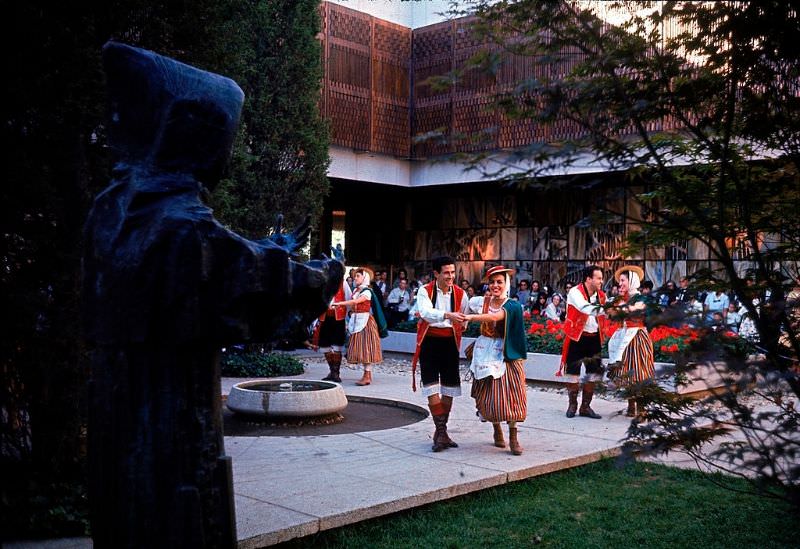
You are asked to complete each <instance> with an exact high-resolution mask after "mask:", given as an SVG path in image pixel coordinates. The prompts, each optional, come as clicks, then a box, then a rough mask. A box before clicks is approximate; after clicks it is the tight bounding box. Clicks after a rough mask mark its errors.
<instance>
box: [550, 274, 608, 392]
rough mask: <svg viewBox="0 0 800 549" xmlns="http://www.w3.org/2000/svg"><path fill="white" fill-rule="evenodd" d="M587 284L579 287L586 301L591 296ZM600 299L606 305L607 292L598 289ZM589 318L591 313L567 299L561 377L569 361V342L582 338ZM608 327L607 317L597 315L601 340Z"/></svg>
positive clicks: (558, 373) (558, 374)
mask: <svg viewBox="0 0 800 549" xmlns="http://www.w3.org/2000/svg"><path fill="white" fill-rule="evenodd" d="M585 288H586V285H585V284H581V285H580V286H578V289H579V290H580V292H581V295H583V297H584V299H586V301H589V296H588V295H587V292H586V289H585ZM597 296H598V300H599V301H600V305H604V304H605V302H606V294H605V293H604V292H603V291H602V290H597ZM588 319H589V315H588V314H586V313H584V312H583V311H580V310H578V309H577V308H575V307H573V306H572V305H571V304H570V303H569V301H567V318H566V319H564V333H565V334H566V336H567V337H565V338H564V346H563V347H562V349H561V364H560V365H559V368H558V371H557V372H556V376H558V377H560V376H562V375H563V372H564V366H566V363H567V352H568V351H569V342H570V340H572V341H578V340H579V339H580V338H581V334H582V333H583V328H584V326H586V321H587V320H588ZM605 327H606V317H604V316H599V317H597V332H598V334H599V335H600V342H601V343H602V342H603V336H604V333H603V332H604V331H605Z"/></svg>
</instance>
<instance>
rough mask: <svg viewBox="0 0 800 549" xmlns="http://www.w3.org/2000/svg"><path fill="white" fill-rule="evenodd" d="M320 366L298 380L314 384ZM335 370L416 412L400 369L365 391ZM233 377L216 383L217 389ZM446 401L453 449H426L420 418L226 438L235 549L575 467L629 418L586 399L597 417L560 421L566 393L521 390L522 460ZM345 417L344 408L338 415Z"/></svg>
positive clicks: (460, 403) (468, 403)
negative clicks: (393, 424)
mask: <svg viewBox="0 0 800 549" xmlns="http://www.w3.org/2000/svg"><path fill="white" fill-rule="evenodd" d="M326 373H327V367H326V366H324V365H323V364H319V363H316V364H314V363H312V364H310V365H309V366H308V367H307V368H306V373H305V374H303V375H302V376H299V377H304V378H310V379H320V378H321V377H323V376H324V375H325V374H326ZM359 377H360V374H359V372H358V371H356V370H351V369H347V368H343V372H342V380H343V383H342V385H343V387H344V389H345V392H346V393H347V395H348V396H354V397H363V398H364V399H366V400H370V399H376V400H378V401H396V402H398V403H400V405H408V406H419V407H422V408H425V399H424V398H423V397H422V395H421V393H420V392H416V393H414V392H412V391H411V377H410V373H408V372H395V373H385V372H384V373H380V372H379V373H376V375H375V381H374V383H373V384H372V385H370V386H367V387H359V386H357V385H355V381H356V380H357V379H358V378H359ZM238 381H241V380H235V379H223V393H227V391H228V390H229V389H230V387H231V385H232V384H233V383H235V382H238ZM463 388H464V390H465V392H466V393H467V395H465V396H462V397H460V398H457V399H455V405H454V407H453V410H452V412H451V416H450V424H449V429H448V430H449V432H450V435H451V437H452V438H453V439H454V440H456V441H457V442H458V443H459V448H454V449H449V450H446V451H444V452H439V453H433V452H431V442H432V441H431V438H432V433H433V423H432V421H431V419H430V418H429V417H428V418H426V419H424V420H422V421H420V422H417V423H414V424H411V425H406V426H404V427H399V428H392V429H386V430H372V431H365V432H360V433H351V434H339V435H317V436H301V437H281V436H263V437H225V445H226V446H225V448H226V452H227V453H228V454H229V455H230V456H232V458H233V476H234V479H233V480H234V492H235V497H236V519H237V530H238V537H239V546H240V547H247V548H249V547H264V546H268V545H273V544H276V543H280V542H283V541H287V540H289V539H292V538H296V537H300V536H307V535H310V534H314V533H316V532H319V531H321V530H327V529H330V528H336V527H339V526H343V525H346V524H352V523H355V522H358V521H362V520H366V519H369V518H373V517H377V516H381V515H385V514H388V513H393V512H396V511H400V510H403V509H409V508H412V507H417V506H420V505H425V504H428V503H431V502H435V501H440V500H445V499H448V498H452V497H455V496H459V495H462V494H466V493H469V492H473V491H475V490H481V489H484V488H489V487H492V486H497V485H500V484H504V483H506V482H513V481H516V480H521V479H525V478H529V477H533V476H537V475H542V474H546V473H550V472H553V471H558V470H561V469H566V468H569V467H575V466H578V465H583V464H585V463H589V462H592V461H596V460H599V459H601V458H603V457H607V456H613V455H616V454H617V453H618V452H619V447H620V440H621V439H622V438H623V436H624V434H625V432H626V430H627V428H628V425H629V419H628V418H626V417H624V416H622V415H620V412H621V411H622V410H623V408H624V404H623V403H621V402H617V401H609V400H604V399H602V398H597V397H596V398H595V401H594V402H593V403H592V407H593V408H594V409H595V410H596V411H597V412H599V413H600V414H602V415H603V419H600V420H592V419H588V418H579V417H575V418H574V419H567V418H566V417H565V416H564V409H565V406H566V397H565V395H564V394H563V393H561V392H558V391H554V390H549V391H548V390H539V389H535V388H528V420H527V421H526V422H525V423H523V424H520V442H521V443H522V445H523V446H524V447H525V453H524V454H523V455H522V456H512V455H511V454H510V453H509V451H508V449H500V448H496V447H494V446H493V445H492V429H491V425H490V424H488V423H481V422H480V420H478V418H477V417H476V416H475V408H474V404H473V400H472V399H471V398H470V397H469V396H468V391H469V384H468V383H465V384H464V385H463ZM344 413H345V414H346V413H347V410H345V412H344Z"/></svg>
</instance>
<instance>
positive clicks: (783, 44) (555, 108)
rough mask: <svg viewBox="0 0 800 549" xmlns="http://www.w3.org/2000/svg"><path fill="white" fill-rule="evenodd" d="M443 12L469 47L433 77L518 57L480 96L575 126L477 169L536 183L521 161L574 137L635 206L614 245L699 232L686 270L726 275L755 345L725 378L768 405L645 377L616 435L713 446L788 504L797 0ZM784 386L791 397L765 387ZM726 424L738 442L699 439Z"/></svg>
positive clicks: (512, 5)
mask: <svg viewBox="0 0 800 549" xmlns="http://www.w3.org/2000/svg"><path fill="white" fill-rule="evenodd" d="M592 6H594V7H596V8H599V9H601V10H603V9H610V10H612V11H613V10H616V13H618V14H621V15H622V17H621V18H619V19H618V20H619V21H620V22H619V23H618V24H611V23H610V22H608V21H606V20H604V19H602V18H601V17H599V16H598V13H597V12H595V11H592V10H591V9H589V8H590V7H592ZM455 14H456V15H465V14H474V15H475V24H474V26H473V31H474V32H476V33H477V34H478V36H479V37H480V38H481V39H482V40H483V41H484V43H485V44H486V47H485V48H484V50H483V51H482V52H481V53H480V54H478V55H476V56H475V57H474V58H473V59H472V61H471V62H470V63H468V64H467V65H465V66H464V67H461V68H459V70H458V71H457V73H460V74H455V75H452V74H451V75H447V76H446V77H444V78H441V79H440V83H445V82H447V81H451V82H452V81H455V80H457V77H458V76H461V75H464V74H467V73H469V72H470V71H475V70H485V71H490V72H492V73H493V74H494V75H495V76H498V75H502V74H508V73H509V72H511V70H510V69H509V70H507V71H505V72H501V71H502V70H503V69H504V68H505V67H519V66H520V60H523V62H524V64H525V65H526V66H528V67H537V70H528V71H521V72H523V75H522V76H520V77H519V78H517V79H513V80H512V81H511V82H508V81H503V80H502V78H499V81H500V82H501V84H502V85H498V86H497V87H498V93H497V95H496V97H495V99H496V101H495V102H494V108H496V109H497V110H498V111H499V112H501V113H502V115H503V116H505V117H507V118H508V119H510V120H530V121H533V122H535V123H536V124H542V125H554V124H563V123H567V124H569V125H571V127H573V128H578V129H579V132H577V134H579V135H580V137H576V138H575V139H571V140H565V141H562V142H554V143H534V144H532V145H530V146H528V147H525V148H523V149H520V150H518V151H514V152H513V153H511V154H509V155H507V156H506V157H505V158H504V161H505V163H504V164H503V165H502V167H501V168H500V169H494V168H492V169H493V170H494V171H492V170H491V169H490V166H497V164H496V163H495V164H489V163H486V162H485V161H486V159H487V156H488V153H482V154H479V155H473V156H471V157H470V161H471V162H472V163H473V164H474V165H477V166H482V167H483V169H484V171H485V173H486V174H487V175H489V174H490V175H493V176H495V177H500V178H502V179H504V180H506V181H511V182H515V183H517V184H519V185H542V184H550V182H551V181H552V180H546V179H541V178H538V179H537V177H538V176H541V175H543V174H546V173H548V172H549V173H552V172H550V170H552V169H553V168H563V167H565V166H566V167H568V166H570V165H571V164H573V163H575V162H576V161H578V160H580V159H581V158H585V156H586V154H587V153H591V154H592V155H593V156H595V157H596V158H597V159H598V161H599V162H601V163H602V164H603V165H605V167H606V168H607V169H608V170H609V171H619V172H621V173H623V174H624V175H625V177H627V180H628V184H629V185H630V186H631V188H633V189H637V188H638V189H639V192H635V196H634V200H635V201H637V202H638V205H639V208H633V210H634V211H641V212H647V213H646V214H643V215H634V216H633V218H632V219H631V218H630V217H629V220H630V221H632V222H633V223H634V224H636V225H637V226H638V227H639V228H638V229H637V230H635V231H633V233H632V234H629V235H628V243H629V250H631V251H633V250H638V251H641V249H642V248H643V246H662V245H669V244H671V243H673V242H675V241H676V240H679V239H696V240H698V241H700V242H702V243H703V244H705V245H706V246H707V247H708V249H709V251H710V254H711V259H712V262H711V265H714V266H715V268H712V269H709V270H708V271H706V272H701V273H697V279H698V281H699V282H700V283H702V284H705V285H707V286H708V287H712V288H713V287H722V288H724V289H726V290H727V289H732V290H733V291H734V292H735V293H736V295H737V296H739V297H740V298H741V299H742V301H743V303H744V305H745V306H746V307H747V309H748V313H749V315H750V316H751V317H752V318H753V319H755V322H756V325H757V328H758V331H759V332H760V350H761V351H762V353H763V355H762V358H761V360H759V361H753V360H750V361H748V360H745V359H744V358H742V357H739V358H737V357H735V356H727V357H726V359H727V368H726V371H725V372H724V374H725V375H726V376H730V380H731V386H730V389H732V390H733V389H736V388H743V387H748V386H750V387H752V386H755V387H756V392H757V393H759V394H761V395H762V396H763V398H766V399H767V400H769V401H771V403H772V409H771V410H770V412H768V413H758V412H757V411H755V410H754V409H753V406H752V405H751V404H750V403H749V402H748V401H747V400H746V399H744V398H742V397H741V396H740V395H739V394H737V393H735V392H733V391H731V392H725V393H724V394H723V395H721V396H719V397H716V398H712V401H709V402H703V403H700V404H697V403H693V402H691V401H686V400H683V399H678V398H671V397H674V395H668V394H665V393H663V392H658V391H649V392H648V397H649V398H651V399H654V404H653V406H651V407H650V408H649V412H648V417H647V419H648V420H650V421H649V422H646V423H641V424H634V425H633V426H632V428H631V432H630V439H631V441H633V442H635V443H636V444H637V445H638V447H639V448H642V447H644V448H653V449H656V450H665V449H668V448H671V447H674V446H676V445H680V446H683V447H684V448H686V449H687V450H688V451H690V453H693V454H694V455H696V456H698V458H709V457H716V458H724V459H727V460H729V463H731V464H733V465H735V467H732V469H735V470H737V471H739V472H741V471H744V470H748V471H749V472H750V473H751V474H752V475H754V476H755V477H756V478H757V479H758V481H759V487H760V488H763V489H766V490H767V491H768V493H770V494H772V495H775V496H776V497H785V498H787V499H790V500H791V501H793V502H794V503H795V505H800V484H798V481H799V480H800V469H798V467H797V465H796V463H797V461H798V460H797V458H798V456H800V445H799V444H798V442H800V441H798V439H797V437H796V436H795V435H794V430H795V429H796V428H797V424H798V420H800V417H799V416H798V412H797V411H796V410H795V408H794V402H796V401H797V397H799V396H800V377H798V371H797V365H798V357H800V340H798V330H797V328H798V326H797V323H796V319H797V316H793V314H795V315H796V311H797V309H796V307H797V306H798V305H800V303H797V302H791V300H790V301H787V295H788V294H789V291H790V288H791V286H792V284H793V283H794V282H793V281H792V280H791V278H794V277H788V276H787V274H791V273H793V272H794V276H797V272H796V269H797V260H798V259H800V216H798V215H797V211H798V207H799V206H800V177H799V176H798V159H800V156H799V155H798V153H800V148H799V147H798V145H799V144H800V140H799V139H798V136H800V109H799V108H798V107H800V86H799V83H800V80H799V79H798V76H800V75H799V74H798V71H799V70H800V47H798V42H797V36H800V17H798V10H797V9H796V8H795V7H793V6H792V5H791V4H789V3H785V2H777V1H774V2H758V3H750V2H672V1H665V2H614V3H603V2H595V3H592V2H565V1H557V0H520V1H515V2H512V1H501V2H488V1H479V2H475V3H473V4H472V5H471V6H470V7H469V8H468V9H467V10H466V11H456V12H455ZM513 63H516V65H513ZM539 69H541V70H539ZM543 181H546V182H547V183H543ZM560 183H562V184H563V183H564V181H561V182H560ZM567 184H568V182H567ZM595 191H596V189H593V188H589V189H588V190H587V192H595ZM609 203H610V204H613V201H610V202H609ZM598 213H599V215H597V216H595V219H594V220H593V221H594V222H604V221H609V220H614V219H617V220H618V219H620V217H622V216H623V215H628V216H630V215H631V214H630V213H627V214H626V213H624V212H622V211H616V210H615V209H614V208H613V207H611V206H609V205H608V204H606V205H603V204H602V203H600V204H598ZM733 243H739V244H740V252H739V253H744V254H745V255H744V257H743V259H745V260H747V261H748V263H747V264H748V266H749V268H748V269H747V270H746V271H741V270H739V269H737V261H736V259H738V258H735V257H734V254H733V251H732V248H733V245H732V244H733ZM742 250H743V251H742ZM739 258H741V256H740V257H739ZM752 282H754V283H752ZM766 294H768V295H769V296H770V298H769V300H768V301H765V300H764V296H765V295H766ZM757 297H760V298H761V303H760V306H757V305H756V303H754V302H753V299H754V298H757ZM793 297H794V296H793ZM795 299H796V298H795ZM793 307H794V309H793ZM793 311H794V313H793ZM706 343H709V342H706ZM715 349H717V352H719V347H715ZM732 374H735V375H732ZM786 391H788V393H789V395H790V397H791V398H783V396H782V395H784V394H785V392H786ZM720 405H722V406H720ZM723 421H724V423H720V422H723ZM714 422H716V423H714ZM709 424H711V425H718V426H720V427H719V428H705V427H707V426H708V425H709ZM732 427H735V428H737V429H738V431H739V432H740V433H742V434H743V436H744V437H745V439H746V440H747V444H745V445H742V444H738V445H728V444H723V445H722V446H721V447H719V449H718V452H717V454H716V456H711V455H710V454H709V453H708V452H706V453H704V448H705V446H704V445H705V444H706V443H707V442H708V441H709V440H710V439H711V438H713V437H714V436H717V435H720V434H722V433H725V432H727V431H728V430H729V429H730V428H732ZM776 487H777V489H776Z"/></svg>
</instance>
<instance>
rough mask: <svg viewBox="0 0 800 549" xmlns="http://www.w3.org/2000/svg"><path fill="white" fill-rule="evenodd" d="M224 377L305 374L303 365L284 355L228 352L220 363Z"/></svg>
mask: <svg viewBox="0 0 800 549" xmlns="http://www.w3.org/2000/svg"><path fill="white" fill-rule="evenodd" d="M220 366H221V369H222V376H223V377H282V376H296V375H298V374H302V373H303V363H302V362H300V361H299V360H297V359H296V358H295V357H293V356H292V355H287V354H284V353H260V352H245V351H237V350H235V349H234V350H230V349H229V350H227V351H225V352H223V353H222V359H221V361H220Z"/></svg>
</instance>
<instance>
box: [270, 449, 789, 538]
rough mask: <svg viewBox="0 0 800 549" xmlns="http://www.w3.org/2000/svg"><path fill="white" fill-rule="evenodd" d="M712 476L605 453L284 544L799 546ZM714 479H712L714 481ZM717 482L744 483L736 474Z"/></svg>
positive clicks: (758, 501) (753, 503)
mask: <svg viewBox="0 0 800 549" xmlns="http://www.w3.org/2000/svg"><path fill="white" fill-rule="evenodd" d="M713 480H715V479H714V475H706V474H703V473H700V472H697V471H688V470H682V469H676V468H671V467H666V466H662V465H654V464H649V463H631V464H628V465H626V466H624V467H618V466H617V465H616V464H615V462H614V461H613V460H604V461H601V462H598V463H594V464H591V465H587V466H584V467H580V468H576V469H571V470H567V471H562V472H558V473H553V474H551V475H546V476H542V477H536V478H532V479H528V480H525V481H521V482H515V483H511V484H507V485H503V486H500V487H497V488H493V489H489V490H484V491H481V492H477V493H474V494H469V495H466V496H463V497H459V498H456V499H453V500H449V501H445V502H440V503H435V504H431V505H428V506H426V507H422V508H417V509H414V510H409V511H405V512H402V513H396V514H394V515H391V516H387V517H382V518H379V519H373V520H370V521H366V522H363V523H359V524H355V525H352V526H346V527H343V528H338V529H336V530H329V531H325V532H321V533H319V534H316V535H313V536H308V537H306V538H300V539H297V540H292V541H290V542H287V543H286V544H284V546H285V547H348V548H358V547H364V548H367V547H368V548H371V549H374V548H380V547H391V548H393V549H394V548H419V547H437V548H450V547H452V548H456V547H457V548H462V547H463V548H471V547H478V548H484V547H503V548H511V547H533V546H535V547H559V548H561V547H563V548H570V547H575V548H582V549H583V548H601V547H608V548H621V547H648V548H659V547H664V548H670V549H674V548H677V547H693V548H694V547H698V548H701V549H712V548H717V547H718V548H731V547H735V548H747V547H758V548H759V549H761V548H763V549H767V548H780V547H798V546H800V545H799V544H800V542H798V539H797V535H796V527H795V526H794V525H795V524H796V520H797V516H795V515H793V514H792V513H793V511H792V509H791V507H789V506H788V505H786V504H784V503H782V502H776V501H773V500H767V499H764V498H760V497H757V496H753V495H749V494H741V493H737V492H734V491H731V490H726V489H725V488H722V487H719V486H717V485H715V484H714V482H712V481H713ZM716 480H721V479H720V478H717V479H716ZM724 482H725V484H726V485H728V486H730V485H733V486H736V487H738V488H741V489H745V488H746V486H747V485H746V484H745V483H744V482H743V481H740V480H738V479H729V478H725V480H724Z"/></svg>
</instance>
